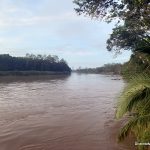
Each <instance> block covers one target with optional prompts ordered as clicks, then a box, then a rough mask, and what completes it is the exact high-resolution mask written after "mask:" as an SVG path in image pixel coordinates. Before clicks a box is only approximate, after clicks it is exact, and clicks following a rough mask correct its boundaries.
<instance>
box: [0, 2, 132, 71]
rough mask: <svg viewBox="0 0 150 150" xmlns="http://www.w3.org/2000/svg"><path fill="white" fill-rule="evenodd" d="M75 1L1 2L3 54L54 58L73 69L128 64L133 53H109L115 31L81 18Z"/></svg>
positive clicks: (0, 52)
mask: <svg viewBox="0 0 150 150" xmlns="http://www.w3.org/2000/svg"><path fill="white" fill-rule="evenodd" d="M74 8H75V5H74V4H73V3H72V0H60V1H59V2H58V1H54V0H1V5H0V10H1V11H0V54H10V55H12V56H25V55H26V53H32V54H43V55H44V54H46V55H48V54H51V55H57V56H59V57H60V58H64V59H65V60H66V61H67V62H68V64H69V66H70V67H71V68H74V69H75V68H78V67H82V68H84V67H99V66H102V65H104V64H107V63H118V62H119V63H123V62H125V61H128V60H129V58H130V55H131V53H130V52H129V51H127V52H124V53H123V54H121V55H118V56H117V57H115V53H113V52H108V51H107V50H106V41H107V39H108V38H109V35H110V34H111V32H112V28H113V27H114V24H113V23H110V24H107V23H105V22H102V21H100V20H92V19H91V18H90V17H85V16H78V15H77V14H76V12H75V11H74Z"/></svg>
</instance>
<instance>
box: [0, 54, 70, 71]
mask: <svg viewBox="0 0 150 150" xmlns="http://www.w3.org/2000/svg"><path fill="white" fill-rule="evenodd" d="M0 71H56V72H62V71H68V72H70V71H71V69H70V68H69V66H68V65H67V63H66V61H65V60H63V59H61V60H59V58H58V56H51V55H48V56H46V55H43V56H42V55H37V56H36V55H33V54H26V57H12V56H10V55H8V54H3V55H0Z"/></svg>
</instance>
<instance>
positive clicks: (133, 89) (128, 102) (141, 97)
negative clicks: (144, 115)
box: [116, 74, 150, 118]
mask: <svg viewBox="0 0 150 150" xmlns="http://www.w3.org/2000/svg"><path fill="white" fill-rule="evenodd" d="M149 95H150V77H149V76H148V75H147V74H141V75H138V76H136V77H133V78H132V80H131V81H130V82H129V84H128V85H127V86H126V87H125V89H124V91H123V92H122V94H121V96H120V98H119V100H118V103H117V111H116V118H121V117H122V116H123V115H124V114H125V113H126V112H128V111H131V110H132V109H134V108H135V107H136V106H137V104H138V103H141V101H143V104H145V103H147V101H148V97H149Z"/></svg>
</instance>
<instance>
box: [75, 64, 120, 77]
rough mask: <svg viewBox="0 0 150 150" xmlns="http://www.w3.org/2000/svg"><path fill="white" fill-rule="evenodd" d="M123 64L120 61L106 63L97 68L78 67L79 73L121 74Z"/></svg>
mask: <svg viewBox="0 0 150 150" xmlns="http://www.w3.org/2000/svg"><path fill="white" fill-rule="evenodd" d="M121 68H122V65H121V64H119V63H112V64H105V65H103V66H102V67H97V68H84V69H81V68H79V69H77V70H76V72H78V73H98V74H120V73H121Z"/></svg>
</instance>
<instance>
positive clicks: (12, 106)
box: [0, 73, 134, 150]
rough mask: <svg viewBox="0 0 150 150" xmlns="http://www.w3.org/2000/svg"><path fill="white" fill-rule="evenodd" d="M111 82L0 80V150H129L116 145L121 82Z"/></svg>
mask: <svg viewBox="0 0 150 150" xmlns="http://www.w3.org/2000/svg"><path fill="white" fill-rule="evenodd" d="M112 78H113V77H111V76H105V75H93V74H92V75H86V74H82V75H81V74H76V73H73V74H72V75H71V76H57V77H52V76H51V77H48V76H43V77H42V76H41V77H40V76H39V77H31V76H30V77H0V150H130V149H131V150H133V145H134V144H133V143H132V142H129V141H127V142H126V143H124V144H118V143H117V141H116V135H117V132H118V129H119V126H120V123H118V122H117V121H116V120H115V119H114V114H115V103H116V99H117V97H118V96H119V93H120V91H121V90H122V88H123V86H124V83H123V81H122V80H112Z"/></svg>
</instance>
